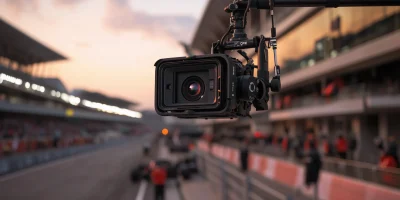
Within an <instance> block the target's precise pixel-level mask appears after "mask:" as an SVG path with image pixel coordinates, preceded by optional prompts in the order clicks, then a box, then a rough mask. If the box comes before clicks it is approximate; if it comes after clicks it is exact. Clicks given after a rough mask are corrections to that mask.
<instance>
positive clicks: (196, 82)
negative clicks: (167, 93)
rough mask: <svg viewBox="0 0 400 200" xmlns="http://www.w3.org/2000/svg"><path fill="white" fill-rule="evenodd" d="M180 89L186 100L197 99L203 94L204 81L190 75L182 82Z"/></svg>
mask: <svg viewBox="0 0 400 200" xmlns="http://www.w3.org/2000/svg"><path fill="white" fill-rule="evenodd" d="M181 90H182V95H183V97H184V98H185V99H186V100H188V101H198V100H199V99H201V97H202V96H203V95H204V90H205V86H204V82H203V80H202V79H201V78H200V77H198V76H191V77H189V78H187V79H186V80H185V81H184V82H183V84H182V89H181Z"/></svg>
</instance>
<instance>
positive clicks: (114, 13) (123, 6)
mask: <svg viewBox="0 0 400 200" xmlns="http://www.w3.org/2000/svg"><path fill="white" fill-rule="evenodd" d="M104 23H105V25H106V27H107V28H110V29H112V30H114V31H129V30H138V29H140V30H142V31H145V32H146V33H147V34H150V35H154V36H159V35H162V34H167V35H169V36H171V37H172V38H174V39H176V40H179V41H184V42H189V41H190V39H191V37H192V35H193V32H194V29H195V26H196V19H195V18H193V17H191V16H171V15H165V16H155V15H150V14H147V13H145V12H138V11H135V10H134V9H132V8H131V7H130V5H129V2H128V0H108V5H107V11H106V16H105V18H104Z"/></svg>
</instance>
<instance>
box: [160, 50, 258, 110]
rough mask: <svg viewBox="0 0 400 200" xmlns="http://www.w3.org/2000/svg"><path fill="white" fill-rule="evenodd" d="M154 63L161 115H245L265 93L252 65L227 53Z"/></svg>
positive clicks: (161, 60) (170, 59) (163, 60)
mask: <svg viewBox="0 0 400 200" xmlns="http://www.w3.org/2000/svg"><path fill="white" fill-rule="evenodd" d="M155 66H156V73H155V80H156V84H155V108H156V111H157V113H158V114H159V115H162V116H176V117H179V118H235V117H238V116H248V115H249V112H250V109H251V105H252V103H253V101H255V100H258V99H260V98H262V97H263V96H265V92H266V87H265V83H264V82H263V81H262V80H260V79H258V78H256V77H254V76H253V72H254V67H255V66H254V65H253V64H252V63H248V64H246V65H243V64H242V63H241V62H240V61H239V60H237V59H236V58H232V57H229V56H228V55H226V54H209V55H201V56H192V57H177V58H166V59H160V60H158V61H157V62H156V63H155Z"/></svg>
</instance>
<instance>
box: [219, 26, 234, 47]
mask: <svg viewBox="0 0 400 200" xmlns="http://www.w3.org/2000/svg"><path fill="white" fill-rule="evenodd" d="M231 31H232V25H230V26H229V29H228V31H227V32H226V33H225V34H224V35H223V36H222V38H221V44H223V43H224V40H225V38H226V36H228V34H229V33H230V32H231Z"/></svg>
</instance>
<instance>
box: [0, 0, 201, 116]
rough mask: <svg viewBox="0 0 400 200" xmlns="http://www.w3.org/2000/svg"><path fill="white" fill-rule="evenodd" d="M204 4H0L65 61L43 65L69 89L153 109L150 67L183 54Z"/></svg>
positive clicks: (190, 0) (133, 0)
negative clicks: (81, 89)
mask: <svg viewBox="0 0 400 200" xmlns="http://www.w3.org/2000/svg"><path fill="white" fill-rule="evenodd" d="M206 3H207V0H0V17H1V18H2V19H3V20H5V21H7V22H9V23H10V24H12V25H13V26H15V27H17V28H18V29H20V30H21V31H23V32H25V33H26V34H28V35H29V36H31V37H33V38H34V39H36V40H38V41H40V42H41V43H44V44H45V45H46V46H48V47H50V48H51V49H53V50H55V51H57V52H59V53H61V54H62V55H64V56H66V57H68V60H67V61H60V62H52V63H48V64H46V66H47V68H48V70H47V74H48V76H54V75H57V76H58V77H59V78H60V79H61V80H62V81H63V82H64V84H65V85H66V87H67V88H68V90H70V91H71V90H73V89H78V88H79V89H80V88H83V89H87V90H90V91H98V92H102V93H104V94H107V95H110V96H116V97H122V98H126V99H129V100H133V101H135V102H138V103H139V104H140V107H139V108H140V109H153V104H154V63H155V61H157V60H158V59H159V58H165V57H176V56H184V55H185V53H184V50H183V48H182V47H181V46H180V45H179V40H182V41H186V42H190V41H191V37H192V35H193V32H194V31H195V29H196V26H197V23H198V21H199V19H200V18H201V15H202V13H203V11H204V7H205V4H206Z"/></svg>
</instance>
